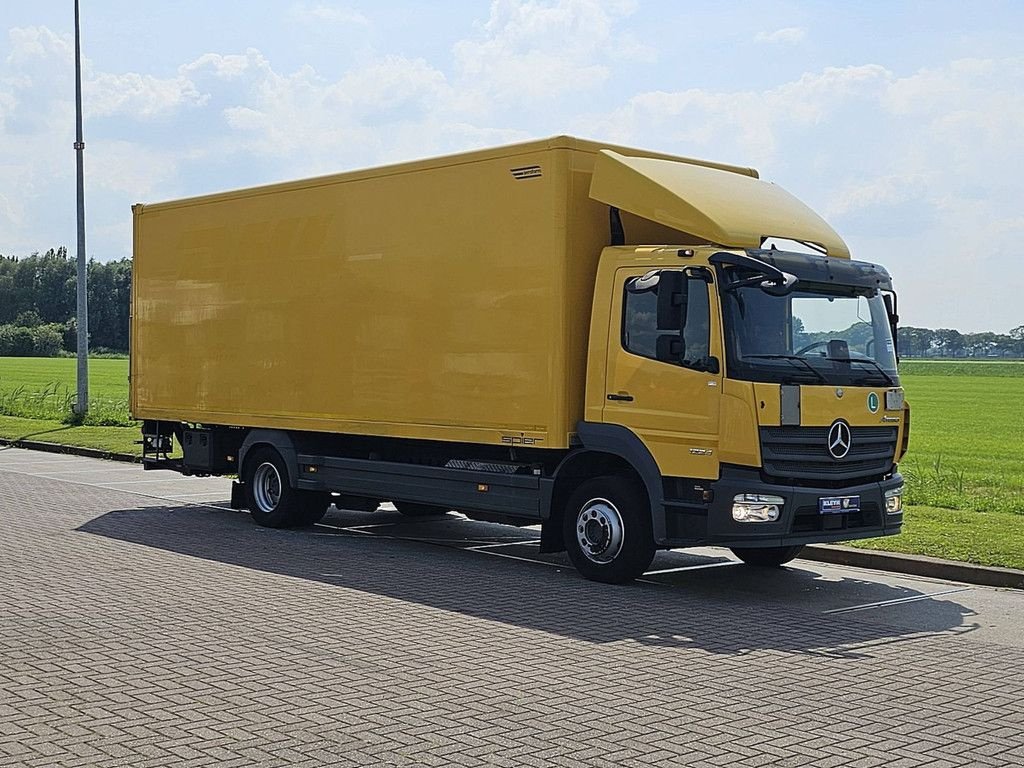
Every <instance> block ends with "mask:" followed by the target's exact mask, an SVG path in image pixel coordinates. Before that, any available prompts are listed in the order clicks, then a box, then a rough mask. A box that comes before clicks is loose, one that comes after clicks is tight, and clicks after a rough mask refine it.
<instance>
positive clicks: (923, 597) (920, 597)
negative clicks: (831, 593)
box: [824, 587, 973, 613]
mask: <svg viewBox="0 0 1024 768" xmlns="http://www.w3.org/2000/svg"><path fill="white" fill-rule="evenodd" d="M972 589H973V587H960V588H959V589H945V590H943V591H942V592H930V593H928V594H924V595H913V596H911V597H899V598H896V599H895V600H881V601H879V602H877V603H864V605H851V606H850V607H849V608H833V609H832V610H831V611H824V613H853V612H854V611H867V610H871V609H872V608H885V607H887V606H890V605H903V604H904V603H916V602H918V601H919V600H929V599H931V598H933V597H940V596H942V595H953V594H956V593H957V592H970V591H971V590H972Z"/></svg>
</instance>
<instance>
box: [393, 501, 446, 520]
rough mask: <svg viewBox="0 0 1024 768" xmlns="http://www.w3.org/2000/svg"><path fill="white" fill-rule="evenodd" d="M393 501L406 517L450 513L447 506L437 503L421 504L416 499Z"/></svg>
mask: <svg viewBox="0 0 1024 768" xmlns="http://www.w3.org/2000/svg"><path fill="white" fill-rule="evenodd" d="M391 503H392V504H394V505H395V509H397V510H398V511H399V513H400V514H402V515H404V516H405V517H433V516H437V515H447V514H448V509H447V508H445V507H439V506H437V505H435V504H420V503H418V502H414V501H392V502H391Z"/></svg>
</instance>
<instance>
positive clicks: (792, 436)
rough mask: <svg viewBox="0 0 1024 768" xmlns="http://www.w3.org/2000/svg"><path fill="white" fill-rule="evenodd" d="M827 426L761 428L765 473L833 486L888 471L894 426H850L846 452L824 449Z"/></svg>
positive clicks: (867, 480)
mask: <svg viewBox="0 0 1024 768" xmlns="http://www.w3.org/2000/svg"><path fill="white" fill-rule="evenodd" d="M828 430H829V428H828V427H762V428H761V462H762V464H763V467H764V472H765V474H767V475H769V476H771V477H772V478H775V479H776V480H782V481H787V482H792V483H794V484H796V485H818V486H823V487H836V486H839V485H842V484H850V482H851V481H863V482H870V481H871V480H877V479H879V478H881V477H882V476H884V475H886V474H888V473H889V472H891V471H892V468H893V457H894V456H895V455H896V435H897V429H896V427H851V428H850V434H851V437H852V443H851V445H850V452H849V453H848V454H846V456H844V457H843V458H841V459H835V458H832V454H830V453H829V452H828V443H827V441H828Z"/></svg>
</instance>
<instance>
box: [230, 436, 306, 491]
mask: <svg viewBox="0 0 1024 768" xmlns="http://www.w3.org/2000/svg"><path fill="white" fill-rule="evenodd" d="M262 446H267V447H269V448H273V449H274V450H276V451H277V452H278V453H279V454H280V455H281V458H282V459H284V463H285V466H286V467H287V469H288V484H289V485H290V486H292V487H293V488H294V487H295V480H296V478H297V477H298V476H299V459H298V451H296V450H295V442H294V441H293V440H292V437H291V435H289V434H288V433H287V432H285V431H283V430H280V429H253V430H250V432H249V434H247V435H246V436H245V440H243V441H242V447H241V448H239V449H238V474H239V477H240V478H244V477H245V474H244V473H245V462H246V460H247V458H248V457H249V454H250V452H251V451H252V450H253V449H254V448H260V447H262Z"/></svg>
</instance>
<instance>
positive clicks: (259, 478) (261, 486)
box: [243, 447, 330, 528]
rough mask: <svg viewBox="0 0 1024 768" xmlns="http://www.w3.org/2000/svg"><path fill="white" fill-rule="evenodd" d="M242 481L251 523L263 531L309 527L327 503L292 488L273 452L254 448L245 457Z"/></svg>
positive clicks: (316, 495)
mask: <svg viewBox="0 0 1024 768" xmlns="http://www.w3.org/2000/svg"><path fill="white" fill-rule="evenodd" d="M243 481H244V483H245V503H246V506H247V507H248V508H249V512H250V513H251V514H252V519H253V520H254V521H255V522H256V524H257V525H262V526H264V527H266V528H291V527H294V526H300V525H312V524H313V523H314V522H317V521H318V520H320V518H322V517H323V516H324V514H325V513H326V512H327V506H328V504H329V503H330V502H329V501H328V500H325V498H324V495H323V494H322V493H319V492H316V491H301V490H298V489H297V488H292V486H291V484H290V482H289V480H288V467H287V465H286V464H285V463H284V459H282V458H281V454H279V453H278V452H277V451H275V450H274V449H273V448H268V447H260V448H256V449H255V450H253V451H252V453H250V454H249V456H247V457H246V459H245V468H244V471H243Z"/></svg>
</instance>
